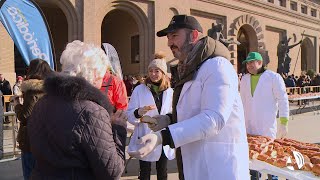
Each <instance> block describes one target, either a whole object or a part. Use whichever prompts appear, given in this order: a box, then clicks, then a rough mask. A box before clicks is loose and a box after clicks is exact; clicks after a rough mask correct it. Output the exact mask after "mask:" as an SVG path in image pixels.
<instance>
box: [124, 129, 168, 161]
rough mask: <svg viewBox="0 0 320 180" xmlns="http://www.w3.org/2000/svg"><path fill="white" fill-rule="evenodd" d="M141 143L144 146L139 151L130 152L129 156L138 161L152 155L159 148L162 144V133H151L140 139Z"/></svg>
mask: <svg viewBox="0 0 320 180" xmlns="http://www.w3.org/2000/svg"><path fill="white" fill-rule="evenodd" d="M139 143H140V144H141V145H142V147H141V148H140V149H138V150H137V151H129V152H128V154H129V155H130V156H132V157H135V158H137V159H141V158H144V157H146V156H147V155H148V154H150V153H151V152H152V151H153V150H154V149H155V148H156V147H157V146H159V145H160V144H162V136H161V133H160V132H156V133H150V134H147V135H145V136H143V137H141V138H140V140H139Z"/></svg>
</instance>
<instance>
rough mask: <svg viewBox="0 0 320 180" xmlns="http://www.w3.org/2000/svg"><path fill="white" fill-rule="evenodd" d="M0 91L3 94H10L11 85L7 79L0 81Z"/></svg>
mask: <svg viewBox="0 0 320 180" xmlns="http://www.w3.org/2000/svg"><path fill="white" fill-rule="evenodd" d="M0 91H1V92H2V94H3V95H11V94H12V90H11V85H10V83H9V81H7V80H6V79H3V81H0Z"/></svg>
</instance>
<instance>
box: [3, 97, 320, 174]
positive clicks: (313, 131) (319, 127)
mask: <svg viewBox="0 0 320 180" xmlns="http://www.w3.org/2000/svg"><path fill="white" fill-rule="evenodd" d="M310 105H314V106H315V107H316V108H317V109H318V110H317V111H312V112H306V111H311V109H308V108H307V109H303V110H302V113H301V114H296V110H295V109H297V108H298V106H296V103H291V104H290V109H291V112H292V114H294V115H292V116H291V118H290V122H289V134H288V137H289V138H292V139H296V140H300V141H303V142H310V143H320V133H319V132H320V102H316V103H315V104H310ZM313 110H315V109H313ZM299 113H300V112H299ZM3 129H4V134H3V135H4V141H3V144H4V153H5V158H4V159H2V160H0V179H1V180H22V179H23V176H22V168H21V160H20V159H19V152H18V153H17V155H16V158H12V157H13V154H12V150H13V142H12V127H10V126H9V125H4V127H3ZM127 157H128V156H127ZM17 158H18V159H17ZM138 174H139V162H138V160H137V159H132V160H130V162H129V163H128V166H127V173H125V172H124V174H123V176H122V177H121V179H123V180H129V179H137V178H138ZM168 175H169V177H168V179H170V180H177V179H178V173H177V167H176V161H175V160H172V161H169V163H168ZM151 179H152V180H156V179H157V177H156V171H155V163H153V165H152V177H151ZM262 179H266V174H264V175H263V177H262ZM279 179H280V180H284V179H285V178H283V177H281V178H279Z"/></svg>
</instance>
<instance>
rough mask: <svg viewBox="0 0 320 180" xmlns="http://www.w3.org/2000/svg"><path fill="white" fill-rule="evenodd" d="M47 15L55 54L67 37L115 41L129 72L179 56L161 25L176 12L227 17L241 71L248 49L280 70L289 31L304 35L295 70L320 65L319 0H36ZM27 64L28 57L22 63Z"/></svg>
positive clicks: (206, 18) (12, 66)
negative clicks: (158, 58) (161, 55)
mask: <svg viewBox="0 0 320 180" xmlns="http://www.w3.org/2000/svg"><path fill="white" fill-rule="evenodd" d="M36 2H37V3H38V4H39V6H40V7H41V9H42V10H43V12H44V14H45V15H46V18H47V21H48V24H49V26H50V30H51V32H52V36H53V41H54V45H55V50H56V54H57V62H59V57H60V55H61V52H62V51H63V49H64V47H65V45H66V44H67V43H68V42H71V41H73V40H75V39H79V40H82V41H85V42H93V43H95V44H101V43H102V42H109V43H111V44H113V45H114V46H115V47H116V49H117V51H118V54H119V56H120V60H121V64H122V68H123V72H124V74H144V73H146V69H147V65H148V63H149V61H150V60H151V59H152V57H153V54H154V52H157V51H164V52H165V53H166V54H167V59H168V62H169V63H175V62H176V61H175V59H173V57H172V54H171V52H170V49H169V48H168V47H167V40H166V38H158V37H156V35H155V33H156V32H157V31H159V30H161V29H163V28H164V27H166V26H167V25H168V23H169V21H170V19H171V18H172V16H173V15H175V14H188V15H193V16H195V17H196V18H197V19H198V21H199V22H200V23H201V25H202V26H203V29H204V34H206V35H207V34H208V33H210V30H212V27H213V26H214V25H216V24H223V25H224V29H223V31H222V33H223V35H224V37H225V38H226V39H230V40H237V41H239V42H241V45H236V44H231V45H229V47H228V48H229V50H230V53H231V57H232V59H231V62H232V63H233V64H234V67H235V69H236V70H237V71H238V72H240V71H241V68H242V67H241V62H242V61H243V59H244V58H245V56H246V55H247V53H248V52H249V51H259V52H262V53H263V54H264V56H265V60H266V63H268V64H267V66H268V68H269V69H271V70H273V71H277V68H278V57H277V51H278V50H277V49H278V46H279V43H280V41H281V39H282V38H283V37H284V36H287V37H290V38H291V41H290V42H289V45H291V44H294V43H297V42H299V41H300V40H303V41H302V44H301V46H296V47H294V48H292V49H291V50H290V51H289V55H290V57H291V59H292V61H291V65H290V74H291V73H293V72H294V74H296V75H300V73H301V71H303V70H308V69H313V70H315V71H316V72H319V67H320V58H319V56H320V54H319V51H320V46H319V32H320V1H319V0H175V1H166V0H117V1H115V0H45V1H43V0H36ZM15 51H16V50H15V48H14V44H13V42H12V40H11V38H10V36H9V35H8V33H7V32H6V31H5V29H4V27H3V26H2V25H0V72H1V73H3V74H5V75H6V76H7V79H9V80H10V82H11V84H13V82H14V77H15V76H16V74H23V72H24V71H23V69H24V67H22V66H21V61H22V60H21V57H19V53H17V52H15ZM22 64H23V63H22Z"/></svg>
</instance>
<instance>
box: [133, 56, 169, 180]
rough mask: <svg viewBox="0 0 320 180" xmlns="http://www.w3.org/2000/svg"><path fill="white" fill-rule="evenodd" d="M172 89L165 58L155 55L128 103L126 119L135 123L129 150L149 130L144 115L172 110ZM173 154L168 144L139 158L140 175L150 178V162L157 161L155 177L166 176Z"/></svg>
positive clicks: (145, 179) (162, 177) (142, 177)
mask: <svg viewBox="0 0 320 180" xmlns="http://www.w3.org/2000/svg"><path fill="white" fill-rule="evenodd" d="M172 95H173V90H172V88H170V81H169V78H168V77H167V64H166V61H165V60H164V59H154V60H153V61H151V63H150V64H149V66H148V76H147V78H146V80H145V83H143V84H140V85H139V86H137V87H136V88H135V89H134V90H133V92H132V95H131V99H130V101H129V106H128V117H129V119H128V121H129V122H130V123H132V124H133V125H134V126H135V129H134V133H133V137H132V138H131V141H130V144H129V149H128V151H134V150H135V149H137V148H138V147H139V138H140V137H142V136H144V135H146V134H149V133H152V130H151V129H150V128H149V127H148V124H147V123H142V122H141V121H140V118H141V117H143V116H147V115H148V116H151V117H153V116H156V115H160V114H162V115H164V114H167V113H171V111H172ZM173 158H174V150H173V149H170V148H169V146H165V147H162V145H159V146H158V147H156V148H155V149H154V151H153V152H152V153H150V154H149V155H148V156H146V157H145V158H142V159H140V161H139V164H140V176H139V179H143V180H147V179H150V172H151V162H155V161H156V169H157V179H158V180H160V179H161V180H165V179H167V161H168V159H173Z"/></svg>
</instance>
